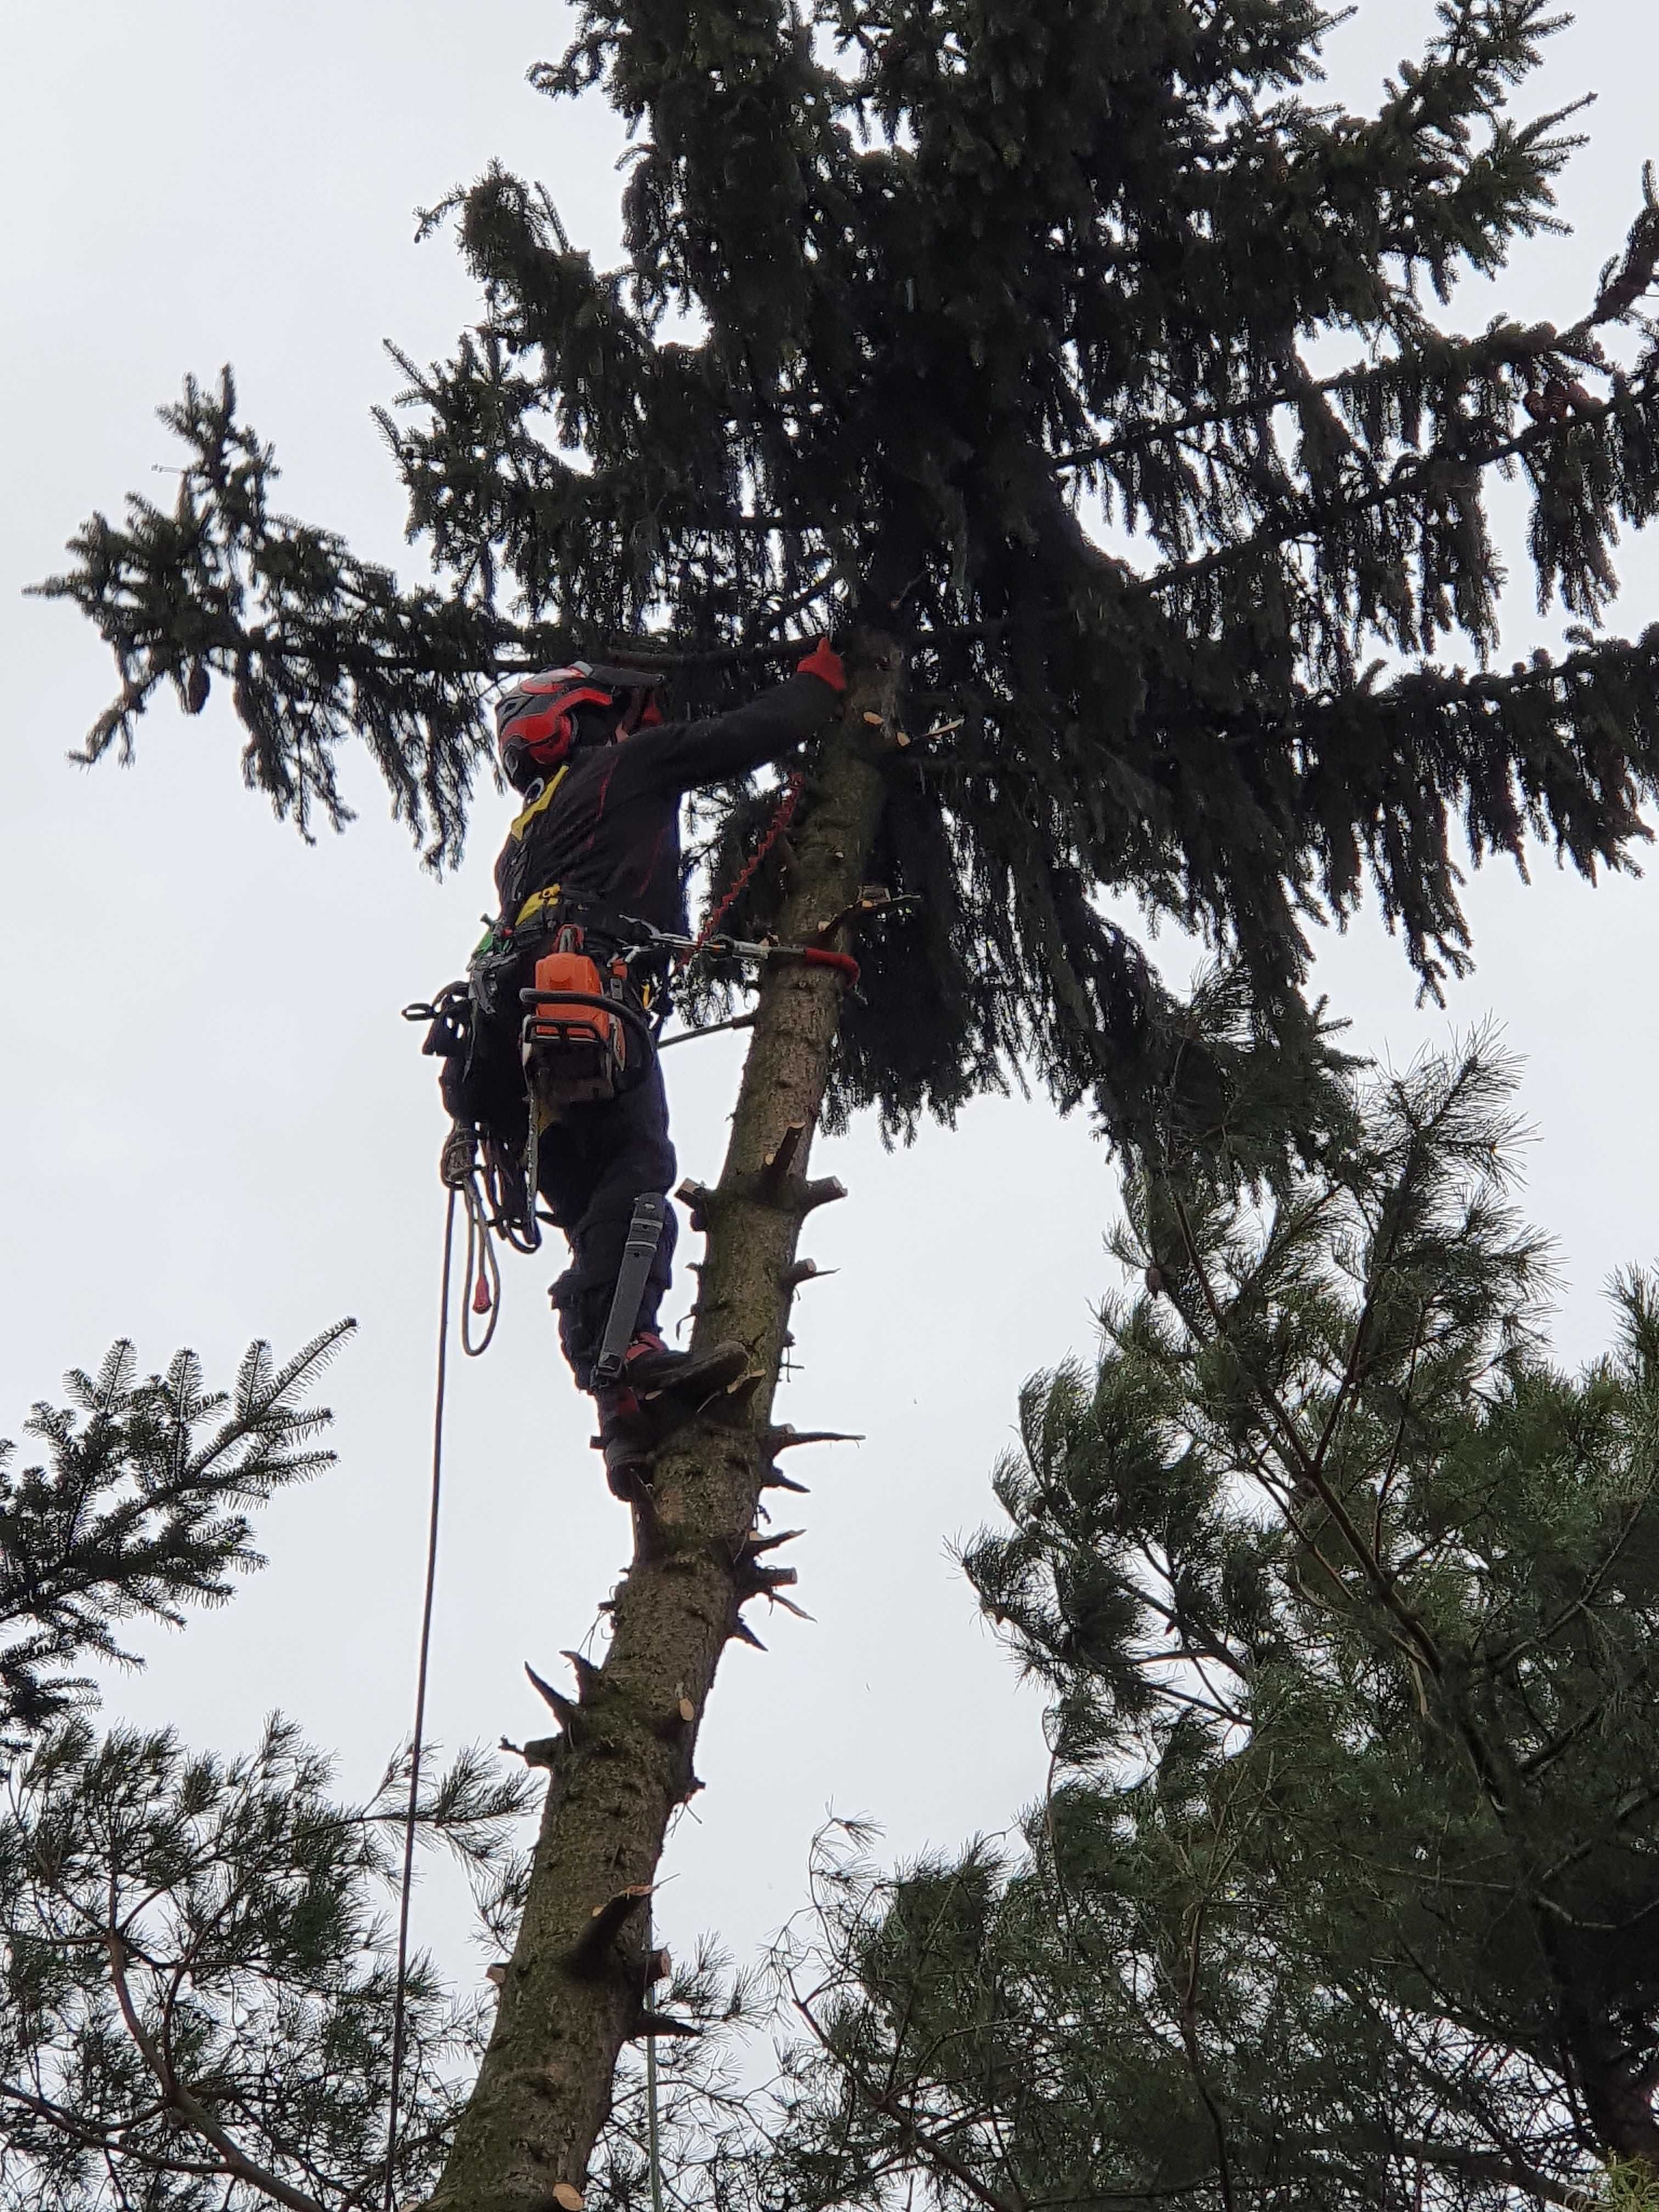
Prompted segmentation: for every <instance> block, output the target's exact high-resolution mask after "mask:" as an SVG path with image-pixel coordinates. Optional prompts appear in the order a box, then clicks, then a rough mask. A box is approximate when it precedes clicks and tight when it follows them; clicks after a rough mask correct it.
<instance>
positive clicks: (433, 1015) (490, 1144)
mask: <svg viewBox="0 0 1659 2212" xmlns="http://www.w3.org/2000/svg"><path fill="white" fill-rule="evenodd" d="M792 783H793V784H795V785H798V784H799V778H795V779H792ZM798 796H799V792H798V790H797V791H793V792H792V793H786V796H785V801H784V803H783V805H781V806H780V808H779V811H778V814H777V815H776V816H775V817H774V822H773V825H772V829H771V830H770V831H769V833H768V835H767V836H766V837H765V838H763V840H762V842H761V844H760V847H759V848H757V852H756V853H755V854H754V856H753V860H752V861H751V862H750V866H749V867H748V869H747V870H746V871H745V872H744V874H743V875H740V876H739V878H738V880H737V881H736V882H735V883H734V884H733V885H732V889H731V890H730V891H729V892H728V893H727V896H726V898H725V899H724V900H723V901H722V902H721V903H720V906H719V907H718V908H716V909H715V913H714V915H713V916H711V918H710V921H709V923H708V924H707V925H705V927H703V928H702V931H701V932H700V933H698V934H697V935H696V937H686V936H681V935H678V934H676V933H671V932H669V931H665V930H659V929H656V928H653V927H652V925H651V924H650V923H649V922H647V921H639V920H637V919H635V918H634V917H631V916H626V915H618V916H615V917H611V916H607V917H605V922H606V927H605V933H604V939H603V941H600V942H599V943H598V945H597V946H596V949H595V950H589V945H590V942H592V940H591V939H590V938H589V936H588V934H587V931H588V930H589V929H591V928H592V923H591V922H590V923H588V924H586V925H584V924H582V923H579V922H575V921H560V922H559V923H558V924H557V927H556V928H555V929H554V931H553V943H552V946H551V949H550V950H548V951H542V952H540V953H539V954H538V956H537V957H536V958H535V965H534V968H533V969H532V974H533V975H534V979H535V980H534V981H533V982H532V983H531V984H529V985H527V986H525V987H521V988H520V990H519V991H518V993H517V999H518V1002H519V1005H520V1008H521V1009H522V1013H521V1018H520V1022H519V1024H518V1032H517V1034H518V1053H517V1055H516V1060H515V1063H514V1064H513V1066H512V1068H511V1070H510V1079H509V1071H508V1070H507V1066H506V1064H505V1062H504V1060H502V1059H501V1056H500V1055H499V1054H498V1056H497V1065H496V1066H495V1068H494V1070H493V1071H492V1075H493V1079H495V1082H496V1083H497V1085H498V1086H500V1088H501V1091H507V1090H508V1089H509V1087H510V1091H511V1094H512V1103H513V1110H514V1111H515V1113H517V1114H518V1115H520V1116H521V1117H522V1125H523V1127H524V1131H525V1134H524V1138H523V1141H522V1145H521V1146H519V1147H517V1148H515V1147H514V1146H513V1143H512V1141H511V1140H510V1139H503V1138H502V1136H501V1133H500V1132H499V1129H498V1128H497V1127H495V1124H494V1122H493V1121H492V1118H491V1115H490V1114H489V1111H488V1108H487V1104H486V1105H485V1106H483V1107H479V1108H478V1110H476V1111H471V1112H469V1110H468V1109H469V1107H471V1106H473V1105H474V1104H475V1103H476V1102H474V1101H472V1100H471V1099H470V1098H469V1097H467V1096H466V1095H465V1091H466V1085H467V1084H468V1083H469V1081H470V1079H471V1073H472V1070H473V1067H474V1065H475V1062H476V1060H477V1059H478V1057H479V1051H480V1047H479V1038H480V1027H481V1023H482V1024H489V1023H490V1022H492V1021H494V1022H495V1024H496V1025H497V1026H499V1014H500V1010H501V1005H502V995H501V994H502V992H503V990H504V989H506V988H510V979H511V977H512V975H513V974H514V973H517V974H522V973H523V963H525V961H526V959H528V958H529V957H530V956H531V952H532V951H533V945H532V947H529V948H521V947H520V946H519V945H517V944H516V943H515V942H514V937H515V933H513V932H506V933H501V932H498V931H497V930H496V929H495V927H493V926H492V929H491V933H490V936H489V938H487V939H485V940H484V944H483V945H482V946H481V947H480V949H479V952H478V953H477V954H476V955H475V956H474V960H473V966H472V971H471V975H470V976H469V979H468V981H466V982H464V983H462V982H457V983H450V984H447V985H446V986H445V987H444V988H443V989H442V990H441V991H440V992H439V993H438V994H437V995H436V997H435V999H434V1000H431V1001H430V1002H427V1001H425V1000H422V1001H418V1002H416V1004H414V1005H412V1006H405V1007H404V1020H405V1021H412V1022H424V1023H426V1024H427V1036H426V1039H425V1042H424V1044H423V1046H422V1050H423V1051H424V1052H426V1053H428V1054H433V1055H435V1056H436V1057H439V1058H441V1059H443V1060H445V1061H446V1062H447V1063H448V1064H449V1065H451V1066H459V1068H460V1070H461V1071H462V1073H461V1075H460V1078H459V1084H458V1085H457V1086H456V1087H455V1088H454V1089H453V1090H452V1088H451V1086H450V1085H449V1083H448V1081H447V1080H446V1086H445V1087H446V1097H447V1098H448V1100H449V1103H450V1105H451V1110H452V1111H453V1112H454V1113H455V1114H456V1116H457V1119H456V1124H455V1127H453V1129H452V1131H451V1133H450V1135H449V1138H448V1139H447V1142H446V1145H445V1147H444V1154H443V1161H442V1164H441V1170H440V1172H441V1176H442V1177H443V1180H444V1181H445V1182H447V1183H448V1184H449V1185H450V1187H451V1188H452V1189H458V1190H459V1191H460V1192H461V1193H462V1194H463V1197H464V1200H465V1211H466V1225H467V1256H466V1283H467V1286H468V1297H467V1300H466V1303H465V1305H464V1306H463V1309H462V1316H461V1338H462V1349H463V1350H464V1351H465V1352H466V1354H467V1356H468V1357H469V1358H477V1356H478V1354H479V1353H480V1352H483V1351H484V1350H485V1348H486V1347H487V1346H488V1345H489V1340H490V1338H491V1337H492V1336H493V1334H495V1318H496V1316H497V1314H498V1312H499V1310H500V1292H501V1274H500V1268H499V1266H498V1264H497V1262H496V1260H495V1252H494V1249H493V1246H492V1244H491V1241H490V1240H491V1234H492V1232H493V1233H494V1234H495V1235H496V1236H499V1237H502V1238H503V1239H504V1240H505V1241H506V1242H507V1243H509V1244H511V1245H512V1246H513V1249H514V1250H516V1251H520V1252H535V1251H537V1250H538V1249H540V1246H541V1241H542V1222H543V1220H544V1218H546V1217H545V1216H544V1214H543V1213H542V1212H541V1211H540V1209H539V1207H538V1205H537V1202H536V1201H537V1192H538V1182H539V1169H540V1164H541V1145H542V1140H543V1138H544V1134H545V1133H546V1132H547V1130H548V1129H549V1128H550V1127H553V1126H555V1125H556V1122H557V1121H558V1119H559V1116H560V1115H561V1114H562V1112H563V1111H564V1110H565V1109H568V1107H570V1106H572V1105H580V1104H584V1103H591V1102H594V1101H600V1102H602V1101H604V1100H605V1099H607V1098H611V1097H616V1096H617V1094H618V1093H619V1092H620V1091H623V1090H627V1089H631V1088H632V1087H633V1085H635V1083H638V1082H641V1081H642V1080H643V1079H644V1078H645V1076H646V1075H647V1073H649V1070H650V1067H651V1064H652V1062H653V1060H654V1058H655V1056H656V1054H658V1053H659V1052H663V1051H666V1050H667V1049H668V1048H670V1047H671V1046H672V1045H677V1044H687V1043H690V1042H691V1040H692V1039H693V1038H694V1037H700V1036H715V1035H718V1034H719V1033H720V1031H722V1030H733V1029H747V1028H749V1027H750V1026H751V1025H752V1024H753V1022H754V1019H755V1017H754V1015H753V1014H752V1013H748V1014H740V1015H736V1016H734V1017H732V1018H731V1019H729V1020H726V1021H720V1022H710V1023H708V1024H703V1025H701V1026H699V1027H696V1028H693V1029H689V1030H681V1031H679V1032H678V1035H674V1036H663V1035H662V1027H663V1024H664V1023H665V1021H666V1019H667V1017H668V1014H669V1012H671V996H670V994H669V992H668V990H667V989H666V987H665V984H664V983H663V982H662V981H653V980H652V978H653V976H655V977H657V978H659V979H660V978H662V977H663V976H664V975H665V972H666V971H667V970H668V969H669V968H670V967H671V968H672V969H673V971H674V972H675V974H676V975H684V973H685V972H686V971H687V969H690V966H691V964H692V963H693V961H695V960H696V959H698V958H700V957H702V956H703V955H704V954H713V955H715V956H718V957H723V958H727V959H732V960H737V961H740V962H742V963H745V964H748V965H752V966H755V967H763V966H765V965H767V964H769V963H773V962H776V961H785V962H799V963H801V964H802V965H804V966H806V967H818V968H828V969H833V970H834V971H835V973H836V974H837V975H840V976H841V977H842V981H844V982H845V983H846V985H847V986H848V988H849V989H850V988H852V987H854V985H856V983H857V981H858V980H859V963H858V962H857V961H856V960H855V959H854V957H853V956H852V954H851V953H850V952H837V951H833V950H831V949H830V948H829V946H827V945H780V944H777V943H775V942H772V941H763V942H750V941H747V940H745V939H740V938H734V937H724V936H721V935H720V934H718V933H717V931H716V929H715V927H714V925H715V924H716V923H717V922H718V921H719V919H720V915H723V914H724V913H725V912H726V911H727V910H728V909H729V908H730V905H731V903H732V900H733V899H734V898H735V897H736V896H738V894H739V892H740V891H741V890H742V887H743V884H744V881H745V880H746V878H747V876H748V875H752V873H753V870H754V868H755V866H758V865H759V863H760V861H761V860H763V858H764V856H765V853H766V851H767V849H768V848H769V844H770V843H771V842H773V841H774V840H775V837H776V836H781V834H782V831H783V829H784V827H785V826H786V824H787V821H788V819H789V817H790V814H791V813H792V812H793V798H794V797H798ZM553 911H554V912H556V911H557V910H556V909H554V910H553ZM548 919H549V920H550V921H551V919H552V913H550V914H549V916H548ZM503 937H505V939H506V940H507V941H506V942H505V943H502V942H501V939H502V938H503ZM593 938H594V939H599V932H598V931H597V930H595V931H594V932H593ZM544 941H545V940H544ZM481 971H483V981H482V984H481ZM492 1009H493V1012H492ZM636 1222H637V1217H636ZM660 1233H661V1225H660V1222H659V1224H658V1230H657V1234H658V1235H659V1236H660ZM630 1234H631V1232H630ZM654 1249H655V1246H654V1243H653V1246H652V1250H653V1251H654ZM649 1267H650V1255H649V1254H647V1255H646V1258H645V1260H644V1261H643V1263H642V1265H641V1285H642V1284H643V1281H644V1278H645V1275H646V1274H647V1273H648V1272H649ZM637 1310H638V1301H637V1298H636V1299H635V1312H637ZM486 1314H487V1315H489V1322H488V1323H487V1325H486V1326H485V1327H484V1328H483V1329H482V1331H478V1330H477V1328H476V1327H475V1324H476V1322H477V1320H478V1318H479V1317H480V1316H484V1315H486Z"/></svg>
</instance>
